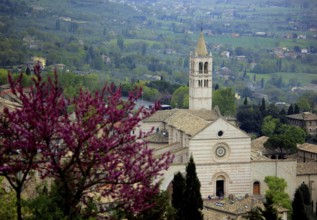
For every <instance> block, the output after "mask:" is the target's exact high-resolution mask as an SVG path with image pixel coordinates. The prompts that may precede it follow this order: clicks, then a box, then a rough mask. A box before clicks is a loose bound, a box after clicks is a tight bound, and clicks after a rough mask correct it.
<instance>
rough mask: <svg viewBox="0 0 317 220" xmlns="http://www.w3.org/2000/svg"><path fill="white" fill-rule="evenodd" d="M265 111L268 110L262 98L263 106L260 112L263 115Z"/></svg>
mask: <svg viewBox="0 0 317 220" xmlns="http://www.w3.org/2000/svg"><path fill="white" fill-rule="evenodd" d="M265 109H266V106H265V99H264V98H262V104H261V106H260V111H261V113H262V114H263V113H264V111H265Z"/></svg>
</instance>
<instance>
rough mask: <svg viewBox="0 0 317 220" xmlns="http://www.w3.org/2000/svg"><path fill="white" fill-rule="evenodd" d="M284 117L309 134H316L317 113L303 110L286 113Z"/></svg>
mask: <svg viewBox="0 0 317 220" xmlns="http://www.w3.org/2000/svg"><path fill="white" fill-rule="evenodd" d="M286 119H287V121H288V123H289V124H291V125H294V126H297V127H300V128H302V129H304V130H305V131H306V132H308V133H309V134H310V135H317V115H316V114H315V113H310V112H303V113H300V114H293V115H287V116H286Z"/></svg>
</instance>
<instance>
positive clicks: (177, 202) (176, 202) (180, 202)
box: [172, 172, 185, 220]
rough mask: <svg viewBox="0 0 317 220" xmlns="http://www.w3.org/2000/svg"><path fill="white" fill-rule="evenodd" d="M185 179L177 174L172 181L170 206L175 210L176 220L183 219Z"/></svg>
mask: <svg viewBox="0 0 317 220" xmlns="http://www.w3.org/2000/svg"><path fill="white" fill-rule="evenodd" d="M184 192H185V178H184V177H183V175H182V174H181V173H180V172H178V173H177V174H175V175H174V179H173V194H172V205H173V207H174V208H175V209H176V212H177V214H176V220H182V219H183V218H184Z"/></svg>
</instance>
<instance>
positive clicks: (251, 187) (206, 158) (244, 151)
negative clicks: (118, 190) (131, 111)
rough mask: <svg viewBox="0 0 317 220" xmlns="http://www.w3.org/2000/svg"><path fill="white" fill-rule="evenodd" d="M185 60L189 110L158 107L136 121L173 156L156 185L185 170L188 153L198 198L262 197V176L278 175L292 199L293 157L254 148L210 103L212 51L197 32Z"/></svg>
mask: <svg viewBox="0 0 317 220" xmlns="http://www.w3.org/2000/svg"><path fill="white" fill-rule="evenodd" d="M189 63H190V64H189V65H190V66H189V109H172V110H161V111H157V112H156V113H155V114H153V115H152V116H150V117H149V118H146V119H144V120H143V121H142V122H141V124H140V126H139V128H140V129H142V131H150V130H151V129H152V128H154V133H153V134H152V135H151V136H149V137H148V138H147V140H146V141H147V142H148V143H149V146H150V147H151V148H154V149H155V153H156V154H157V155H159V154H162V153H164V152H168V151H169V152H171V153H173V154H174V155H175V157H174V162H173V164H172V165H171V166H170V168H169V169H168V170H167V171H166V172H164V175H163V181H162V184H161V189H162V190H166V189H168V187H169V186H171V182H172V180H173V177H174V174H175V173H177V172H181V173H184V174H185V167H186V165H187V162H188V160H189V157H190V156H191V155H192V156H193V158H194V161H195V164H196V171H197V176H198V178H199V180H200V183H201V194H202V197H203V199H207V198H212V197H217V198H219V197H227V196H229V195H230V194H232V195H235V196H245V195H246V194H248V195H256V196H261V195H262V196H263V195H264V194H265V191H266V189H267V186H266V184H265V183H264V178H265V177H266V176H278V177H283V178H284V179H285V180H286V181H287V182H288V187H287V189H286V191H287V192H288V193H289V195H290V197H291V198H292V197H293V194H294V192H295V189H296V186H297V185H298V180H297V179H296V178H297V177H296V166H297V161H296V160H272V159H269V158H267V157H265V156H263V155H262V151H261V150H262V149H258V148H256V147H253V145H257V144H258V143H257V142H256V141H255V142H254V143H253V141H251V138H250V136H249V135H248V134H246V133H245V132H244V131H242V130H241V129H239V127H238V126H237V122H236V120H235V119H234V118H227V117H224V116H222V115H221V113H220V111H219V109H218V107H217V106H216V107H214V108H213V107H212V74H213V73H212V54H211V53H208V51H207V47H206V44H205V40H204V36H203V34H202V33H201V34H200V37H199V40H198V43H197V47H196V50H195V51H194V52H191V53H190V62H189ZM262 146H263V143H262Z"/></svg>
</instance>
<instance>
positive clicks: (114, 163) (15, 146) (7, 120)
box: [0, 72, 172, 219]
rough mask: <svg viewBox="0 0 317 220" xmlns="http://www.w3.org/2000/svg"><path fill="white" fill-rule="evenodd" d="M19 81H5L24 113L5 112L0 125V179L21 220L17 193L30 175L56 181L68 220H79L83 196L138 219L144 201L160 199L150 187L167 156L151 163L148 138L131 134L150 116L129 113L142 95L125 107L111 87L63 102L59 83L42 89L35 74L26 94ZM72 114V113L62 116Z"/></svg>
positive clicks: (134, 96)
mask: <svg viewBox="0 0 317 220" xmlns="http://www.w3.org/2000/svg"><path fill="white" fill-rule="evenodd" d="M22 78H23V75H21V78H20V79H19V80H18V81H13V80H10V82H11V90H12V92H13V93H14V94H15V95H17V96H18V98H19V99H20V100H21V108H18V109H16V110H14V111H9V110H8V109H5V110H4V114H3V115H2V117H1V123H0V135H1V137H2V147H1V149H0V175H2V176H4V177H5V178H6V179H7V180H8V182H9V183H10V185H11V186H12V188H13V189H14V190H15V191H16V194H17V199H18V201H19V202H18V203H17V204H18V209H17V215H18V217H19V219H21V203H20V199H21V197H20V196H21V192H22V190H23V188H24V187H25V184H26V181H27V180H28V179H29V178H30V177H31V175H30V174H31V173H30V172H33V171H37V172H39V173H40V176H41V177H42V178H45V177H51V178H53V179H55V180H57V181H58V183H59V184H60V186H61V189H63V190H60V191H59V193H60V194H61V197H62V199H63V201H64V203H63V204H65V207H64V209H63V212H64V213H63V214H64V215H65V216H69V217H70V218H72V217H73V216H75V215H77V214H78V213H80V206H79V205H78V204H79V203H83V204H85V202H86V201H87V200H86V199H87V193H88V192H90V193H97V194H100V195H101V196H110V197H111V198H112V201H113V204H114V205H116V206H120V207H122V208H124V209H127V210H130V211H131V212H135V213H137V212H139V211H141V210H143V209H146V208H148V207H150V206H151V200H150V199H149V198H151V197H152V196H153V195H155V194H157V193H158V183H153V180H154V179H155V178H156V177H158V176H159V175H160V171H161V170H164V169H166V168H167V167H168V165H169V164H170V163H171V161H172V156H171V155H170V154H164V155H162V156H160V157H154V155H153V153H152V150H150V149H149V148H148V147H147V146H146V143H145V142H142V141H137V140H139V139H142V138H144V137H146V136H147V134H146V133H142V132H140V133H139V134H136V135H134V134H132V133H133V132H132V131H133V130H134V128H135V126H136V125H137V124H138V123H139V121H140V120H141V118H144V117H147V116H149V115H150V114H151V113H152V111H151V112H149V111H148V110H145V109H144V108H140V109H139V110H137V111H135V110H134V106H135V101H136V100H137V98H138V97H139V96H140V93H141V91H135V93H130V96H129V97H128V99H127V100H122V98H121V92H120V89H116V88H115V87H114V86H113V85H112V86H108V87H105V88H104V89H103V90H102V91H101V92H95V93H94V94H91V93H90V92H88V91H83V90H81V91H80V92H79V94H78V96H76V97H75V98H73V99H66V98H64V96H63V93H62V90H61V89H60V87H59V86H58V80H57V75H55V78H54V80H50V79H49V81H48V82H45V81H43V79H42V77H41V74H40V72H38V73H36V76H35V77H34V78H33V80H34V84H33V86H32V87H31V91H30V92H28V93H27V92H25V90H24V88H23V86H22V85H21V83H19V82H20V81H21V80H22ZM70 107H71V109H73V110H74V111H73V112H68V111H67V110H68V109H70ZM154 110H155V108H154ZM154 110H153V111H154ZM141 115H142V117H141ZM101 211H108V210H107V209H106V210H101Z"/></svg>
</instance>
